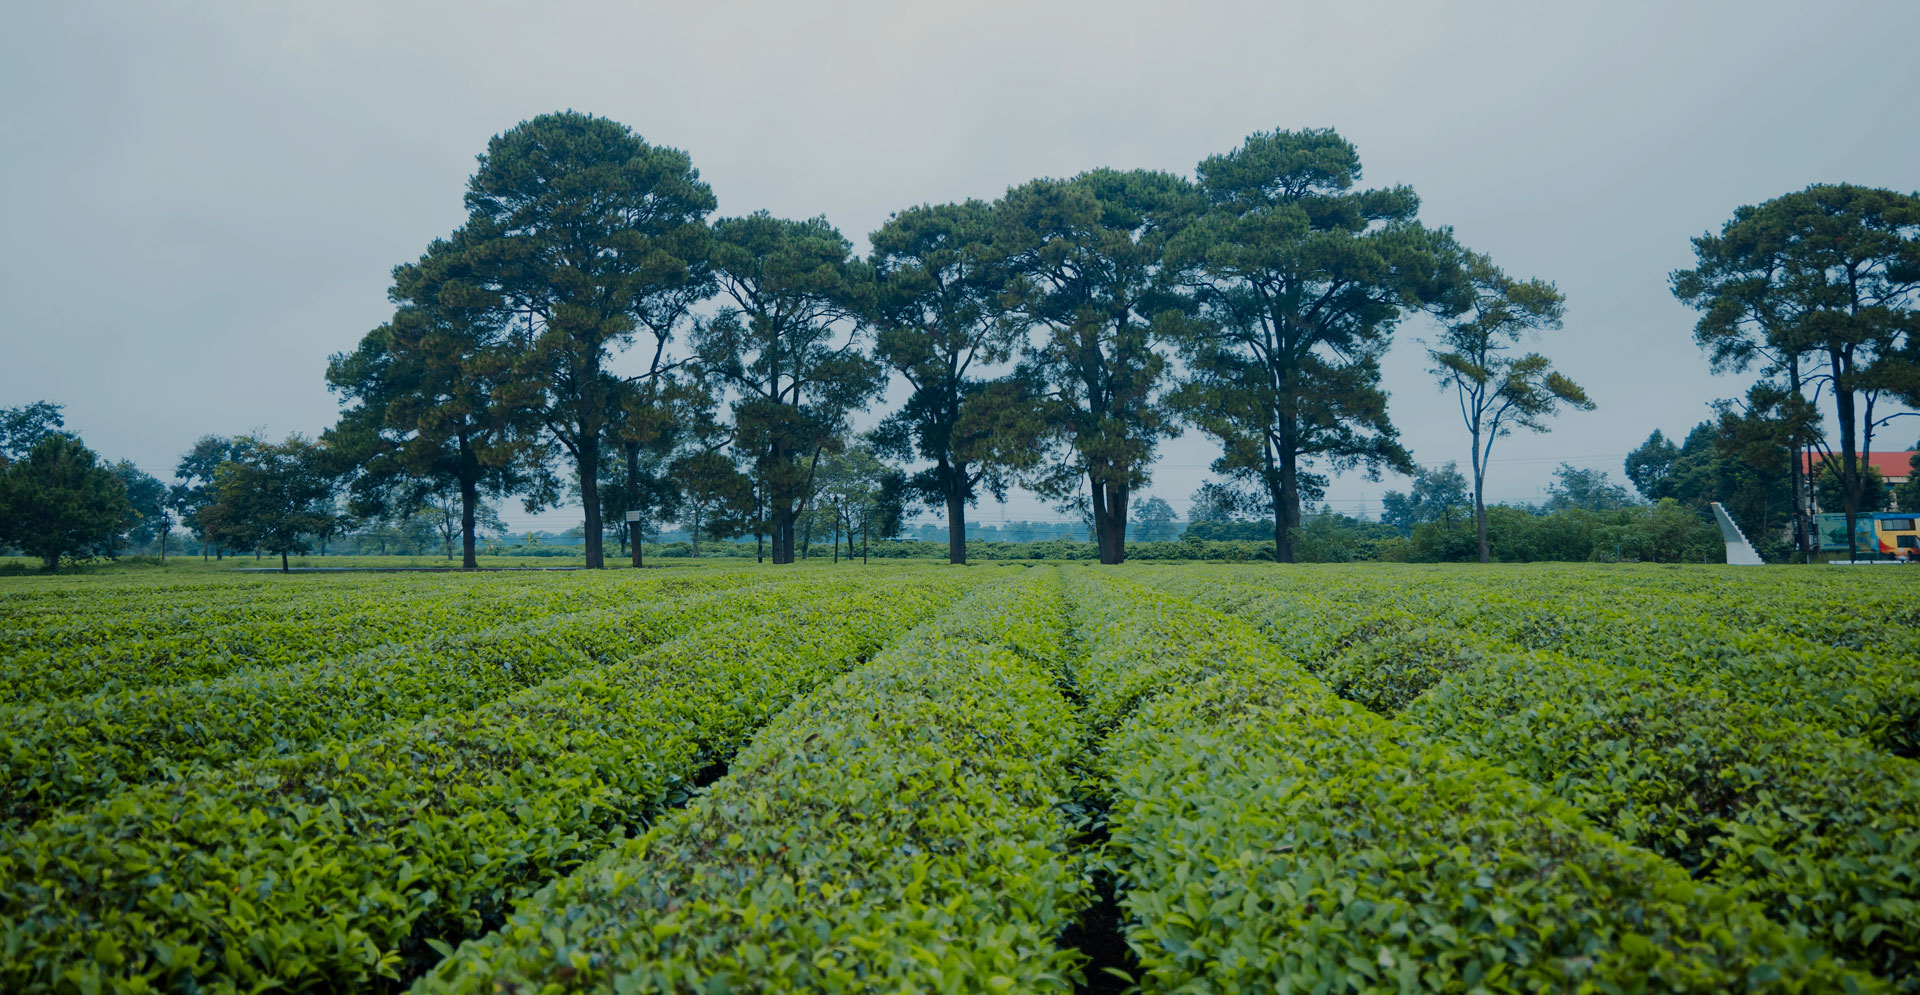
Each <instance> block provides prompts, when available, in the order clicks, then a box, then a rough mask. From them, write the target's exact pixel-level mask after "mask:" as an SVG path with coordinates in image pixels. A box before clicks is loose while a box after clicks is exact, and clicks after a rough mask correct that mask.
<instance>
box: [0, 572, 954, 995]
mask: <svg viewBox="0 0 1920 995" xmlns="http://www.w3.org/2000/svg"><path fill="white" fill-rule="evenodd" d="M965 582H966V581H965V580H964V579H963V578H961V577H953V576H951V575H947V576H942V577H931V578H928V579H925V580H917V581H905V582H901V583H898V584H886V585H872V586H871V587H870V589H868V590H866V591H864V592H861V593H858V594H852V595H841V596H831V595H829V596H825V597H822V598H819V599H816V600H814V601H813V603H811V604H809V605H808V606H806V607H792V608H788V609H785V610H782V611H779V612H776V613H773V614H770V615H766V616H761V617H759V618H756V619H754V620H753V621H751V622H749V623H746V624H739V623H737V622H731V621H730V622H725V623H720V624H716V625H713V626H709V627H708V628H705V629H702V630H700V631H698V632H696V633H693V634H690V635H688V636H683V637H681V638H679V639H676V640H673V641H671V642H669V643H666V644H664V645H662V646H660V647H658V648H656V649H654V650H652V651H651V652H649V653H646V654H643V655H641V656H639V657H637V658H635V659H633V660H631V661H629V662H626V663H622V664H616V665H612V666H607V667H602V668H599V669H597V670H593V671H589V672H584V673H579V674H575V675H573V676H570V677H566V678H563V679H561V680H557V681H554V682H551V683H548V684H544V685H541V686H540V687H537V688H534V689H532V690H530V691H527V692H524V693H522V694H520V695H516V696H514V697H512V698H508V699H506V700H503V701H500V702H496V703H495V704H493V705H490V706H487V707H485V708H482V709H479V710H476V711H472V712H465V713H452V714H449V715H446V716H443V717H442V718H439V719H436V720H433V721H430V722H426V723H422V724H420V725H418V726H413V727H408V728H403V729H398V730H395V731H393V732H390V733H388V734H386V735H382V736H376V737H374V738H372V739H367V740H361V741H358V742H354V743H350V744H345V745H342V746H339V747H337V748H335V749H330V750H326V751H316V752H313V753H308V754H304V755H301V756H298V757H293V758H289V759H286V760H282V761H275V762H271V763H264V764H255V765H240V766H237V767H233V768H230V769H227V770H224V771H221V772H219V773H215V774H209V775H206V776H204V777H195V778H190V779H188V780H186V781H182V782H178V783H170V784H159V785H153V786H151V787H147V788H141V789H136V790H133V791H129V792H125V793H123V794H120V795H118V796H115V797H114V798H112V799H111V800H109V801H107V802H105V803H103V804H101V805H99V806H97V807H95V808H93V809H91V810H87V811H81V812H76V813H73V814H70V815H68V816H64V817H61V818H58V819H54V820H50V821H47V822H43V823H40V824H38V825H36V826H34V827H32V828H31V829H29V830H27V831H24V832H21V833H18V834H16V835H12V836H7V837H4V838H0V989H4V990H6V991H8V992H22V993H25V992H43V991H56V990H63V989H71V990H79V991H90V990H97V989H100V988H114V989H119V990H159V989H179V990H195V989H198V988H206V987H222V988H233V989H239V990H259V989H263V988H268V987H283V988H287V989H292V990H300V989H331V990H361V989H365V988H368V987H371V986H374V985H375V984H377V983H378V982H377V979H378V978H381V977H387V978H398V977H403V976H405V975H407V974H410V973H413V972H414V971H415V970H416V969H418V968H419V967H423V966H425V965H426V964H429V963H431V962H433V961H435V960H437V959H438V956H439V953H438V951H442V950H444V949H446V948H447V947H448V944H449V943H452V942H458V941H459V940H461V939H464V938H466V937H469V936H472V935H475V934H477V933H480V932H482V931H484V930H485V929H486V928H488V927H489V925H491V924H493V923H496V922H498V921H500V920H501V919H502V918H503V917H504V915H505V913H506V911H507V908H508V906H509V904H510V903H511V902H512V901H513V900H514V899H515V898H517V897H520V896H522V895H524V894H525V892H526V891H527V890H528V889H529V888H530V887H532V886H536V885H538V884H540V883H541V882H544V881H546V880H548V879H550V878H552V877H553V876H555V875H558V874H565V873H567V872H568V871H570V870H572V869H573V868H574V867H576V866H578V865H579V864H580V863H581V862H582V861H583V860H585V859H587V858H589V857H591V856H592V855H594V854H596V853H598V852H600V851H601V850H604V849H606V848H607V847H608V846H610V845H612V844H614V843H617V842H619V841H621V840H623V839H624V838H626V837H627V836H628V835H629V832H630V830H632V829H633V828H634V827H635V826H636V825H637V824H640V823H642V822H643V821H645V820H646V819H648V818H650V817H652V816H653V815H654V814H655V813H657V812H658V811H659V810H660V809H661V807H662V806H664V805H666V804H668V803H669V802H671V801H672V800H673V799H674V798H675V797H676V796H677V795H681V794H684V792H685V791H686V790H687V789H688V788H689V786H690V781H691V780H692V779H693V778H694V776H695V775H696V773H697V772H698V771H700V770H701V769H702V768H703V767H706V766H708V765H709V764H713V763H715V762H717V761H723V760H724V759H726V758H727V757H728V756H730V755H731V754H732V752H733V751H734V750H735V749H736V748H737V747H738V745H739V744H740V743H741V742H742V741H743V740H744V739H745V738H746V737H747V736H748V735H749V734H750V733H751V732H752V730H753V729H755V728H756V727H758V726H759V725H760V724H761V723H763V722H765V721H766V720H767V719H768V718H770V717H771V716H772V715H774V714H775V713H777V712H779V711H780V710H781V709H783V708H784V707H785V706H786V705H787V704H788V703H789V702H791V701H792V700H793V698H794V697H796V696H797V695H799V694H803V693H805V692H806V691H808V690H811V689H812V688H813V687H814V686H816V685H817V684H819V683H821V682H824V681H825V680H827V679H829V678H831V677H832V676H834V675H835V674H837V673H839V672H840V671H842V670H844V669H846V668H847V667H849V666H851V665H852V664H853V663H855V662H856V661H858V660H861V659H864V658H866V657H867V656H869V655H871V654H872V653H873V652H875V651H876V650H877V649H879V648H880V647H881V646H883V645H885V644H886V643H887V642H889V641H890V640H891V639H893V638H894V636H895V634H896V633H898V632H899V631H900V630H901V629H902V628H905V627H907V626H911V625H912V624H914V623H915V622H917V621H918V620H919V619H921V618H922V617H925V616H926V615H927V614H928V613H930V612H932V611H933V610H935V609H936V608H937V607H939V606H940V605H942V604H944V603H946V602H948V601H949V600H950V599H951V598H952V597H953V596H954V595H955V594H956V593H957V588H958V587H959V586H960V584H962V583H965Z"/></svg>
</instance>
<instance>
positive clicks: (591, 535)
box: [579, 435, 607, 570]
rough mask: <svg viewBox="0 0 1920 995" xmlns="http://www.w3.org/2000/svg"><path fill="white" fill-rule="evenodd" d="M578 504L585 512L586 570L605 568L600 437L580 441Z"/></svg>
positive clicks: (589, 437) (588, 437)
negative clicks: (601, 532)
mask: <svg viewBox="0 0 1920 995" xmlns="http://www.w3.org/2000/svg"><path fill="white" fill-rule="evenodd" d="M579 463H580V504H581V505H582V507H583V508H584V509H585V511H586V519H587V534H586V536H585V537H584V538H585V539H586V544H587V569H588V570H602V569H605V568H606V565H607V561H606V550H605V543H604V542H603V538H604V537H602V536H601V535H600V437H599V436H598V435H588V436H586V437H585V438H582V439H581V440H580V460H579Z"/></svg>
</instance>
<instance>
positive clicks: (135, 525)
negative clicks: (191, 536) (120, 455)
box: [113, 460, 173, 563]
mask: <svg viewBox="0 0 1920 995" xmlns="http://www.w3.org/2000/svg"><path fill="white" fill-rule="evenodd" d="M113 474H114V476H116V477H119V478H120V483H121V485H122V486H124V487H125V488H126V491H127V505H128V511H127V520H126V522H125V523H124V528H123V530H122V536H123V538H124V539H125V541H126V542H127V543H128V544H129V545H133V546H145V545H146V544H147V543H150V542H153V541H154V540H156V539H157V540H159V542H160V562H162V563H165V562H166V561H167V534H168V533H170V532H172V531H173V514H172V513H171V512H170V511H168V510H167V485H165V484H163V483H161V482H160V479H159V478H158V477H155V476H153V475H152V474H150V473H143V472H141V470H140V468H139V467H136V466H134V465H133V464H132V463H131V462H129V461H127V460H121V461H120V462H118V463H116V464H114V466H113Z"/></svg>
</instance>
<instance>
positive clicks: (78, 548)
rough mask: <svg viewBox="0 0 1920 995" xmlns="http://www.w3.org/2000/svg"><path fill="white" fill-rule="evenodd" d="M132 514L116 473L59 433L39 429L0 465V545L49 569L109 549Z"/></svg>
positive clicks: (83, 446)
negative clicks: (32, 440)
mask: <svg viewBox="0 0 1920 995" xmlns="http://www.w3.org/2000/svg"><path fill="white" fill-rule="evenodd" d="M54 424H56V425H57V424H58V422H57V421H56V422H55V423H54ZM9 428H10V429H11V426H9ZM132 517H133V507H132V505H131V504H129V503H128V501H127V489H126V484H125V483H124V482H123V481H122V480H121V478H120V476H119V475H118V474H116V473H114V472H113V470H112V469H111V468H109V467H106V466H103V465H101V464H100V461H99V458H98V457H97V456H95V455H94V453H93V450H91V449H88V448H87V447H86V445H85V444H83V443H82V442H81V441H80V440H79V439H77V438H74V437H73V436H70V435H67V434H65V433H61V432H41V433H39V434H38V441H36V442H35V443H34V444H33V445H32V447H31V448H29V449H28V450H27V451H26V452H25V453H24V454H21V455H20V457H19V458H18V459H14V460H12V461H11V462H9V463H8V464H7V465H6V466H5V468H3V469H0V545H6V546H14V547H17V548H19V549H21V550H23V551H25V552H26V554H27V555H28V556H33V557H37V558H39V560H40V562H41V563H43V564H45V566H46V569H47V572H49V573H52V572H54V571H57V570H59V569H60V561H61V560H62V559H66V560H84V559H89V558H91V557H93V556H95V555H97V554H99V553H101V552H104V551H110V550H111V548H112V543H113V541H114V540H115V539H116V538H117V537H118V536H119V535H120V534H121V532H122V530H124V529H125V528H126V527H127V524H128V522H129V520H130V519H131V518H132Z"/></svg>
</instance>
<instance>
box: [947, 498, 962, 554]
mask: <svg viewBox="0 0 1920 995" xmlns="http://www.w3.org/2000/svg"><path fill="white" fill-rule="evenodd" d="M947 562H948V563H952V564H957V565H960V566H965V565H966V562H967V502H966V500H965V499H964V498H962V497H961V496H960V494H959V492H958V491H955V490H948V491H947Z"/></svg>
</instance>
